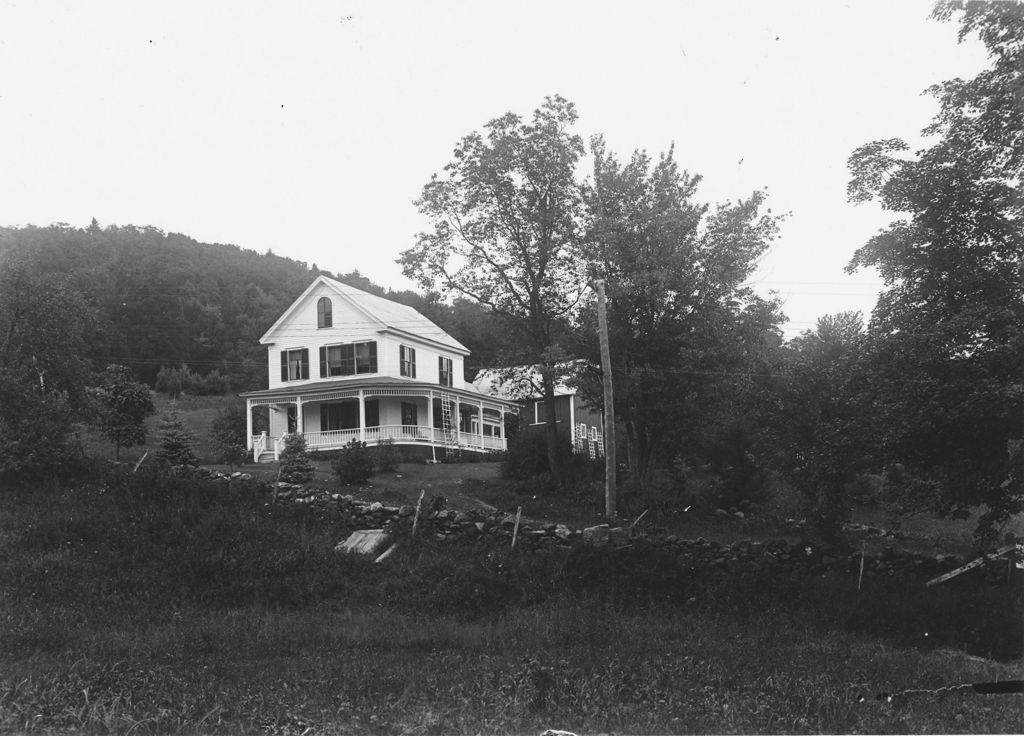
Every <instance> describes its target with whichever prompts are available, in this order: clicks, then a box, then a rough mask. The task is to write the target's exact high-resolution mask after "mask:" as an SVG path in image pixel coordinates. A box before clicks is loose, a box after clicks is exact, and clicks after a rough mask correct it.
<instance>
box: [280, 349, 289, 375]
mask: <svg viewBox="0 0 1024 736" xmlns="http://www.w3.org/2000/svg"><path fill="white" fill-rule="evenodd" d="M281 380H282V381H287V380H288V351H287V350H282V351H281Z"/></svg>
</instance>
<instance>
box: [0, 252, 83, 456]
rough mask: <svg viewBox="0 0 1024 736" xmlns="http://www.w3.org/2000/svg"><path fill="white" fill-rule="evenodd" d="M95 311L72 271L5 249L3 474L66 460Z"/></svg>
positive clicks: (0, 259) (0, 333)
mask: <svg viewBox="0 0 1024 736" xmlns="http://www.w3.org/2000/svg"><path fill="white" fill-rule="evenodd" d="M92 326H93V313H92V310H91V309H90V308H89V305H88V304H87V303H86V301H85V300H84V299H83V298H82V295H81V294H79V293H78V292H77V291H75V290H74V289H73V288H72V287H71V286H70V285H69V284H68V282H67V280H66V279H63V278H58V277H53V278H47V277H44V276H42V275H40V274H39V273H38V272H37V270H36V269H35V264H34V263H33V262H32V261H31V260H30V259H27V258H24V257H20V256H19V255H16V254H11V253H2V252H0V437H3V442H0V475H11V476H13V475H26V474H29V473H33V474H37V473H49V472H51V471H54V470H58V469H60V468H61V467H63V466H64V465H65V464H66V461H67V458H68V439H69V436H70V433H71V431H72V428H73V422H74V421H76V420H78V419H80V418H81V417H82V411H83V409H84V408H85V406H86V391H85V389H86V387H87V386H88V384H89V371H88V364H87V362H86V361H85V360H84V359H83V357H82V356H83V354H84V352H85V350H86V346H87V339H88V337H89V336H90V335H91V330H92Z"/></svg>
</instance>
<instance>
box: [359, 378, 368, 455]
mask: <svg viewBox="0 0 1024 736" xmlns="http://www.w3.org/2000/svg"><path fill="white" fill-rule="evenodd" d="M359 441H360V442H366V402H365V401H364V400H363V390H362V389H359Z"/></svg>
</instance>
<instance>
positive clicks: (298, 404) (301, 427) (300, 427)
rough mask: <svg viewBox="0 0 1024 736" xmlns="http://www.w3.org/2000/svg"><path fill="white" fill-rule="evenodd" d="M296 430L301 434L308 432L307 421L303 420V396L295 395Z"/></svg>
mask: <svg viewBox="0 0 1024 736" xmlns="http://www.w3.org/2000/svg"><path fill="white" fill-rule="evenodd" d="M295 431H296V432H298V433H299V434H305V433H306V423H305V422H304V421H303V420H302V397H301V396H296V397H295Z"/></svg>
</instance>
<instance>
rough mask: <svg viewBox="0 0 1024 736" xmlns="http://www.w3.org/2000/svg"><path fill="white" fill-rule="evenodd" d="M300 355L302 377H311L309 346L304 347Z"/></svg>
mask: <svg viewBox="0 0 1024 736" xmlns="http://www.w3.org/2000/svg"><path fill="white" fill-rule="evenodd" d="M299 356H300V357H299V360H300V361H301V362H300V363H299V374H300V375H301V376H302V378H309V348H303V349H302V351H301V352H300V353H299Z"/></svg>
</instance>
